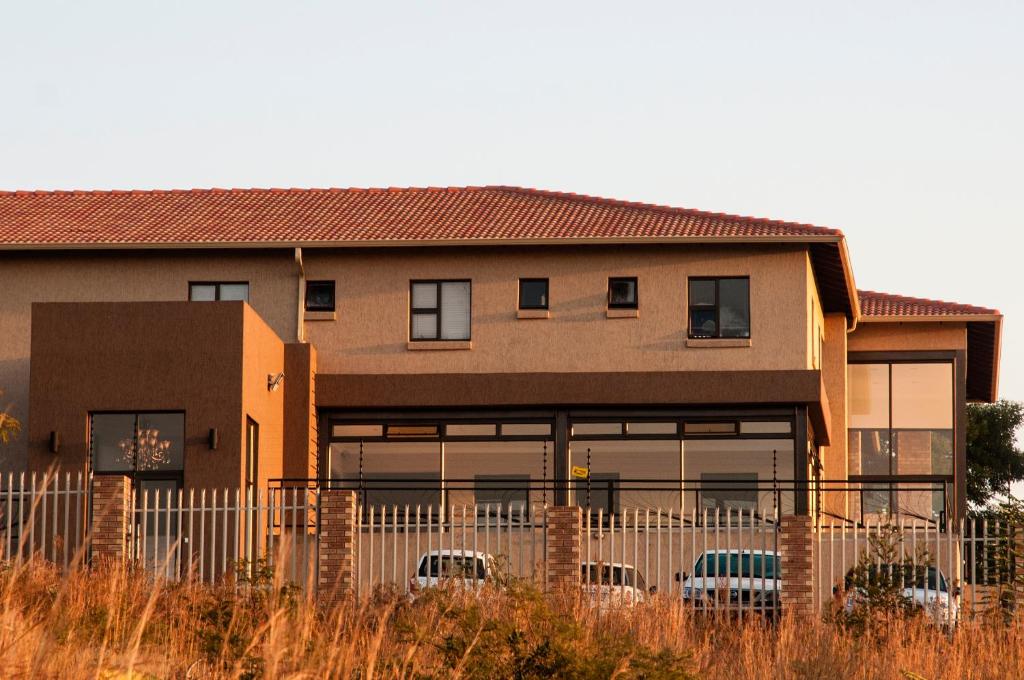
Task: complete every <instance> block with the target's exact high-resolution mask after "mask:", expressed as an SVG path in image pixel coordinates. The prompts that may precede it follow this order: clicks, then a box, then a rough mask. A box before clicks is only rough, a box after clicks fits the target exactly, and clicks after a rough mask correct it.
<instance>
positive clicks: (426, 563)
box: [409, 550, 494, 592]
mask: <svg viewBox="0 0 1024 680" xmlns="http://www.w3.org/2000/svg"><path fill="white" fill-rule="evenodd" d="M493 565H494V558H493V557H491V556H490V555H488V554H487V553H482V552H474V551H472V550H432V551H430V552H428V553H424V554H423V555H421V556H420V560H419V562H418V563H417V566H416V575H415V576H413V577H412V578H411V579H409V581H410V582H409V590H411V591H412V592H416V591H418V590H422V589H423V588H433V587H435V586H437V585H438V584H439V583H442V584H443V583H454V584H455V585H458V586H465V587H468V588H474V587H477V586H480V585H483V584H484V583H486V582H488V581H491V580H492V579H493V576H494V570H493V569H494V568H493Z"/></svg>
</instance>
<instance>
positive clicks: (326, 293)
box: [306, 281, 334, 312]
mask: <svg viewBox="0 0 1024 680" xmlns="http://www.w3.org/2000/svg"><path fill="white" fill-rule="evenodd" d="M306 311H307V312H333V311H334V281H307V282H306Z"/></svg>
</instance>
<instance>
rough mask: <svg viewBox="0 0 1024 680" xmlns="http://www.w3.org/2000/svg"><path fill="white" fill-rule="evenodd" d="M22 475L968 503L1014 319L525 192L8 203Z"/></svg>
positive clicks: (728, 235) (824, 234) (874, 505)
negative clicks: (974, 455)
mask: <svg viewBox="0 0 1024 680" xmlns="http://www.w3.org/2000/svg"><path fill="white" fill-rule="evenodd" d="M0 291H2V292H3V294H2V295H0V329H2V331H0V333H2V340H0V388H2V389H4V390H5V399H6V400H7V401H9V402H11V403H12V404H13V411H14V413H15V415H17V416H20V417H22V418H24V419H25V420H26V421H27V424H28V427H27V436H25V437H23V438H22V439H21V440H19V441H17V442H15V443H14V444H13V445H11V446H9V447H7V449H6V450H4V451H2V453H3V455H4V456H5V458H6V460H5V461H4V462H5V465H6V466H7V468H8V469H15V470H17V469H22V468H27V469H29V470H33V471H42V470H46V469H49V468H52V467H59V468H61V469H66V470H67V469H70V470H82V471H86V472H89V473H92V474H102V473H104V472H112V471H124V470H128V471H131V472H133V474H134V475H135V477H136V479H137V483H138V484H139V485H140V486H143V487H146V488H156V489H174V488H182V487H184V488H199V487H239V486H243V485H244V486H249V487H257V486H263V485H266V484H268V483H275V484H282V483H283V484H290V483H294V484H298V483H305V482H306V481H307V480H309V481H310V482H312V481H315V482H316V483H320V484H328V483H330V484H336V485H352V486H357V487H358V488H360V489H361V490H362V492H363V494H364V497H365V499H366V500H367V502H381V503H383V502H386V503H413V504H415V503H423V504H426V503H432V504H442V503H461V502H464V501H473V500H476V501H480V502H501V503H504V504H506V505H508V504H512V505H515V504H517V503H524V504H525V503H528V502H538V501H547V502H557V503H566V502H569V503H571V502H577V503H581V504H586V505H590V506H592V507H602V508H605V509H606V510H607V511H618V510H621V509H622V508H625V507H632V506H638V505H639V506H644V507H656V506H663V507H677V508H678V507H681V508H682V509H683V510H684V511H685V512H689V510H690V509H692V508H705V507H708V508H715V507H734V508H735V507H740V508H748V509H758V510H760V509H765V508H769V507H772V506H773V505H779V506H781V509H782V510H783V511H784V512H796V513H806V512H813V513H821V514H823V515H827V516H831V517H834V518H846V519H851V520H854V521H859V520H861V519H862V518H863V517H864V516H866V515H867V514H870V513H878V512H883V511H890V512H898V513H901V514H908V515H912V516H916V517H924V518H931V517H933V516H935V513H956V514H957V515H960V514H962V513H963V512H964V509H965V507H966V503H965V497H964V471H965V444H964V441H965V440H964V432H965V422H964V418H965V404H966V402H968V401H991V400H993V399H995V398H996V387H997V377H998V362H999V341H1000V326H1001V316H1000V315H999V313H998V312H996V311H994V310H990V309H984V308H980V307H973V306H968V305H959V304H951V303H943V302H936V301H931V300H919V299H911V298H904V297H899V296H894V295H887V294H881V293H868V292H858V291H857V289H856V286H855V283H854V275H853V266H852V263H851V261H850V257H849V253H848V250H847V247H846V241H845V237H844V235H843V234H842V233H841V232H840V231H837V230H835V229H828V228H822V227H815V226H810V225H803V224H794V223H788V222H780V221H775V220H767V219H755V218H748V217H737V216H732V215H724V214H714V213H706V212H700V211H695V210H688V209H679V208H670V207H662V206H654V205H646V204H638V203H629V202H623V201H614V200H608V199H601V198H592V197H587V196H579V195H574V194H561V193H554V192H547V191H537V190H529V189H519V188H509V187H470V188H452V189H380V190H339V189H327V190H317V189H311V190H205V191H136V192H12V193H4V194H0Z"/></svg>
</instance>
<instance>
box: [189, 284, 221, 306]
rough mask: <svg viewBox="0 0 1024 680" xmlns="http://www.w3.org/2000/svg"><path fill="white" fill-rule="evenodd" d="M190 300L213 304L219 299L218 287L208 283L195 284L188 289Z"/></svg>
mask: <svg viewBox="0 0 1024 680" xmlns="http://www.w3.org/2000/svg"><path fill="white" fill-rule="evenodd" d="M188 299H189V300H192V301H193V302H213V301H214V300H216V299H217V286H215V285H213V284H208V283H193V284H192V285H191V286H189V287H188Z"/></svg>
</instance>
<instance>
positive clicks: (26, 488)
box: [0, 473, 90, 568]
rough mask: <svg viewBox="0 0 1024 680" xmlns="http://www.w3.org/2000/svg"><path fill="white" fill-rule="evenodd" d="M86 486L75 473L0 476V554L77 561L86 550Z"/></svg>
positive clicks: (11, 557)
mask: <svg viewBox="0 0 1024 680" xmlns="http://www.w3.org/2000/svg"><path fill="white" fill-rule="evenodd" d="M89 488H90V484H89V482H88V480H87V479H85V478H84V477H83V475H82V474H81V473H77V474H74V475H72V474H71V473H64V474H50V475H36V474H31V475H26V474H24V473H20V474H18V475H15V474H13V473H8V474H6V475H3V476H2V477H0V557H2V558H3V559H5V560H10V561H12V562H16V563H19V562H25V561H28V560H32V559H44V560H48V561H50V562H52V563H54V564H58V565H61V566H62V567H64V568H67V567H69V566H72V565H77V564H80V563H81V562H82V561H83V558H84V557H85V556H86V555H87V550H88V530H87V527H88V522H87V518H88V516H89Z"/></svg>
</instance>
